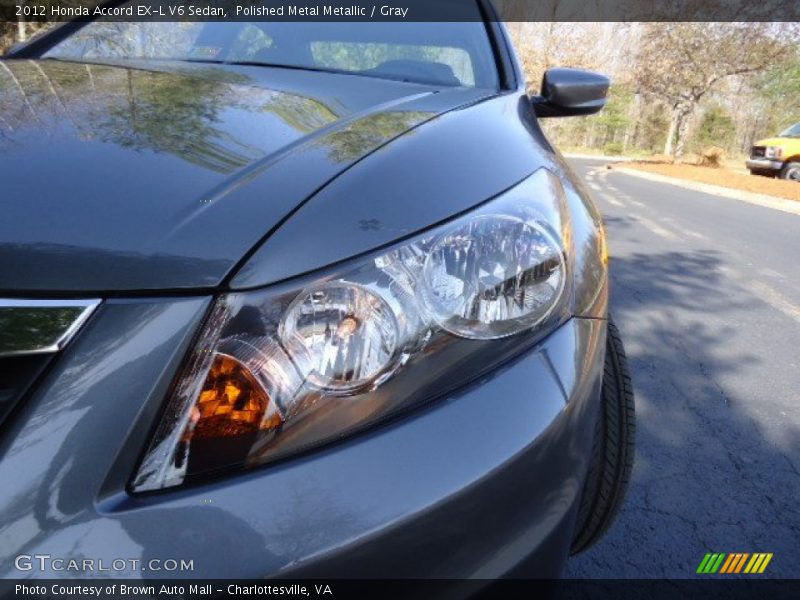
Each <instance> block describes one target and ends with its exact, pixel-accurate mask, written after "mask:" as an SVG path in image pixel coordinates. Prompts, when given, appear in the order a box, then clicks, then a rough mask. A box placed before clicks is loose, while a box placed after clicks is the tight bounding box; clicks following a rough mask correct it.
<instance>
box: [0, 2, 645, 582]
mask: <svg viewBox="0 0 800 600" xmlns="http://www.w3.org/2000/svg"><path fill="white" fill-rule="evenodd" d="M477 8H478V5H477V4H476V10H477ZM607 87H608V81H607V80H606V79H605V78H604V77H602V76H599V75H594V74H592V73H586V72H582V71H573V70H567V69H554V70H551V71H549V72H548V73H547V75H546V76H545V78H544V81H543V87H542V92H541V96H536V97H530V96H528V95H526V93H525V85H524V82H523V78H522V74H521V72H520V69H519V66H518V63H517V61H516V60H515V57H514V55H513V53H512V50H511V47H510V45H509V41H508V39H507V37H506V35H505V33H504V32H503V30H502V28H501V27H499V26H498V25H497V24H495V23H493V22H491V21H478V20H475V21H471V22H469V21H465V22H459V23H453V24H450V23H416V24H414V23H367V24H359V25H353V24H341V23H339V24H336V23H317V24H315V23H305V24H298V23H183V24H176V23H130V24H120V23H101V22H94V23H89V24H86V25H85V26H83V27H81V28H73V29H69V28H67V29H66V31H65V29H61V30H56V32H55V33H52V34H50V36H48V37H45V38H43V39H42V40H39V41H37V42H35V43H34V44H32V45H30V46H27V47H25V48H22V49H20V50H18V51H17V53H16V54H15V55H14V56H12V57H11V58H10V59H8V60H4V61H3V62H2V63H0V91H1V92H0V106H2V110H0V114H1V115H2V120H0V132H2V135H1V136H0V181H2V182H3V185H2V188H3V196H2V205H3V207H2V215H3V216H2V219H0V297H2V298H3V300H2V301H1V305H0V366H1V368H2V385H1V386H0V388H2V392H1V393H2V396H0V398H2V404H1V405H0V406H2V418H3V421H4V422H3V423H2V429H1V430H0V481H2V482H3V483H2V485H0V535H2V540H3V543H2V545H0V566H1V567H2V575H3V576H5V577H37V576H53V575H56V576H58V575H64V576H87V575H91V574H92V573H85V572H83V571H80V572H71V571H69V569H68V568H67V567H68V566H69V565H70V563H69V562H68V561H69V560H70V559H73V558H81V559H83V558H89V559H95V560H96V561H100V560H103V561H104V564H105V565H106V566H107V567H110V566H111V565H112V561H113V560H114V559H121V560H124V561H125V562H124V563H120V562H115V563H113V565H114V567H113V568H111V569H110V570H108V571H104V572H103V573H101V575H102V576H109V575H110V576H120V577H123V576H124V577H150V576H156V575H157V576H162V575H170V576H194V577H197V576H204V577H248V578H249V577H263V576H280V577H292V578H294V577H306V576H326V577H327V576H336V577H360V576H368V577H384V576H386V577H395V576H397V577H406V576H410V577H447V578H462V577H481V578H484V577H485V578H492V577H497V576H522V577H534V576H538V577H541V576H557V575H558V574H559V573H560V572H561V569H562V568H563V565H564V563H565V560H566V558H567V556H568V555H569V553H570V552H571V551H572V552H575V551H578V550H580V549H582V548H584V547H586V546H588V545H589V544H591V543H593V542H594V541H595V540H596V539H597V538H598V537H599V536H600V535H601V534H602V532H603V531H604V530H605V529H606V527H607V526H608V524H609V522H610V520H611V519H612V517H613V515H614V513H615V511H616V509H617V507H618V505H619V502H620V500H621V497H622V495H623V492H624V487H625V485H626V481H627V478H628V475H629V472H630V467H631V463H632V434H631V432H632V429H633V421H632V419H633V405H632V396H631V389H630V381H629V379H628V377H627V374H626V367H625V360H624V355H623V352H622V347H621V343H620V340H619V337H618V334H617V333H616V330H615V329H614V327H613V325H612V324H611V323H610V322H609V321H608V318H607V286H608V283H607V267H606V251H605V241H604V234H603V229H602V225H601V220H600V216H599V214H598V212H597V210H596V208H595V207H594V205H593V204H592V201H591V199H590V198H589V197H588V196H587V194H586V193H585V191H584V190H583V188H582V187H581V185H580V184H579V182H578V181H577V180H576V178H575V176H574V175H572V173H571V172H570V170H569V169H568V167H567V166H566V165H565V164H564V162H563V160H562V159H561V158H560V156H559V155H558V154H557V153H556V152H555V151H554V149H553V148H552V147H551V146H550V145H549V144H548V142H547V140H546V139H545V138H544V136H543V135H542V132H541V130H540V128H539V125H538V124H537V115H538V116H540V117H541V116H559V115H571V114H588V113H591V112H595V111H596V110H598V109H599V108H600V107H601V106H602V104H603V101H604V96H605V93H606V89H607ZM39 555H48V556H49V558H48V560H46V561H37V560H36V559H35V557H36V556H39ZM19 557H23V559H19ZM25 557H28V558H25ZM31 557H33V558H31ZM56 559H58V560H60V561H61V562H55V560H56ZM168 560H184V561H192V562H191V565H192V569H191V572H181V571H180V570H178V571H169V572H168V571H167V569H161V570H159V567H158V566H157V565H159V564H164V561H168ZM159 561H160V562H159ZM94 564H95V565H97V564H98V563H97V562H96V563H94ZM169 564H172V563H169ZM179 564H180V563H179ZM119 565H123V567H120V568H119V569H117V568H116V566H119Z"/></svg>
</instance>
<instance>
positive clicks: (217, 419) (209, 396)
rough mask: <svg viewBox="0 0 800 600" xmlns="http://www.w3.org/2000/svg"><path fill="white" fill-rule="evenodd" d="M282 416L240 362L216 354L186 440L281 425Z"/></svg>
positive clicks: (246, 432) (184, 439) (216, 436)
mask: <svg viewBox="0 0 800 600" xmlns="http://www.w3.org/2000/svg"><path fill="white" fill-rule="evenodd" d="M282 423H283V417H282V416H281V413H280V411H279V410H278V408H277V407H276V406H275V403H274V402H272V400H271V399H270V397H269V396H268V395H267V393H266V391H264V388H263V387H261V385H260V384H259V383H258V381H256V379H255V377H253V375H252V373H250V371H249V370H248V369H247V367H245V366H244V365H243V364H242V363H241V362H239V361H238V360H236V359H235V358H233V357H232V356H228V355H226V354H216V355H215V357H214V362H213V364H212V365H211V369H210V371H209V373H208V376H207V377H206V381H205V384H204V385H203V391H202V392H201V393H200V396H199V397H198V399H197V403H196V404H195V406H194V409H193V410H192V416H191V420H190V422H189V423H188V424H187V426H186V430H185V431H184V435H183V437H182V439H183V441H185V442H188V441H189V440H193V439H194V440H208V439H215V438H226V437H236V436H240V435H245V434H248V433H256V432H258V431H265V430H271V429H275V428H277V427H280V425H281V424H282Z"/></svg>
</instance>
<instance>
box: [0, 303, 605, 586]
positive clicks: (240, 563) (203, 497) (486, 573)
mask: <svg viewBox="0 0 800 600" xmlns="http://www.w3.org/2000/svg"><path fill="white" fill-rule="evenodd" d="M208 302H209V301H208V299H172V300H169V301H161V300H159V301H109V302H107V303H105V304H104V305H103V306H102V307H101V308H100V309H99V310H98V313H97V314H96V315H95V316H94V318H93V319H92V321H91V322H90V323H89V324H88V326H87V327H86V329H85V330H84V331H83V332H82V333H81V335H80V336H79V337H78V339H77V340H76V341H75V343H74V344H73V345H72V346H71V347H70V348H69V350H68V351H67V353H66V354H65V355H64V356H63V357H61V359H60V360H59V361H58V362H57V364H56V365H54V368H53V369H52V370H51V372H50V373H49V374H48V376H47V378H46V380H45V381H44V382H43V383H42V385H40V386H39V389H38V391H37V393H36V394H35V395H34V397H32V398H30V399H28V401H27V402H26V403H25V404H24V405H23V406H22V407H21V409H20V410H18V411H17V413H16V414H15V415H14V418H13V419H12V420H11V421H10V422H7V423H6V424H5V426H4V431H2V432H0V433H2V435H0V481H2V482H3V485H2V486H0V540H1V541H2V543H0V577H4V578H20V577H24V578H28V577H97V576H100V577H125V578H155V577H159V578H161V577H181V578H187V577H202V578H212V577H224V578H258V577H264V576H275V577H287V578H305V577H441V578H465V577H480V578H494V577H500V576H524V577H554V576H558V575H559V574H560V572H561V569H562V567H563V565H564V562H565V560H566V557H567V555H568V551H569V546H570V542H571V539H572V534H573V529H574V521H575V516H576V510H577V506H578V504H579V499H580V494H581V489H582V485H583V480H584V476H585V474H586V472H587V469H588V461H589V456H590V450H591V444H592V432H593V430H594V423H595V419H596V417H597V414H598V410H597V409H598V402H599V393H600V392H599V391H600V379H601V375H602V366H603V359H604V348H605V332H606V327H605V321H603V320H599V319H578V318H575V319H572V320H570V321H568V322H567V323H566V324H565V325H563V326H562V327H561V328H560V329H559V330H558V331H556V332H554V333H553V334H552V335H550V336H549V337H548V338H547V339H545V340H544V341H543V342H542V343H540V344H539V345H538V346H537V347H535V348H534V349H532V350H531V351H530V352H528V353H527V354H525V355H523V356H521V357H519V358H517V359H516V360H514V361H513V362H512V363H510V364H507V365H505V366H504V367H502V368H500V369H498V370H497V371H495V372H493V373H492V374H491V375H490V376H487V377H485V378H483V379H482V380H480V381H477V382H474V383H472V384H470V385H468V386H466V387H464V388H463V389H461V390H459V391H458V392H455V393H453V394H452V395H451V396H450V397H447V398H443V399H441V400H439V401H436V402H433V403H431V404H430V405H429V406H427V407H425V408H423V409H420V410H418V411H416V412H413V413H411V414H409V415H407V416H405V417H403V418H401V419H397V420H395V421H393V422H391V423H388V424H386V425H384V426H382V427H380V428H376V429H374V430H372V431H371V432H368V433H365V434H363V435H360V436H356V437H353V438H350V439H348V440H345V441H343V442H341V443H339V444H336V445H332V446H329V447H327V448H324V449H321V450H320V451H318V452H315V453H312V454H309V455H307V456H303V457H299V458H296V459H293V460H288V461H286V462H283V463H280V464H277V465H273V466H269V467H265V468H263V469H260V470H254V471H252V472H249V473H247V474H243V475H238V476H233V477H230V478H227V479H221V480H218V481H215V482H212V483H208V484H204V485H202V486H196V487H191V488H186V489H179V490H177V491H168V492H163V493H156V494H148V495H142V496H130V495H129V494H128V493H127V492H126V490H125V486H126V483H127V481H128V480H129V478H130V476H131V473H132V472H133V469H134V467H135V465H136V461H137V458H138V457H139V454H140V452H141V450H142V448H143V447H144V444H145V443H146V440H147V437H148V434H149V426H150V424H151V423H152V422H153V419H154V416H155V415H156V414H157V413H158V410H159V408H160V406H161V404H162V402H163V399H164V397H165V395H166V393H167V391H168V388H169V385H170V382H171V381H172V378H173V377H174V374H175V372H176V370H177V369H178V367H179V365H180V362H181V360H182V358H183V355H184V353H185V351H186V350H187V348H188V346H189V344H190V342H191V337H192V333H193V332H194V330H195V329H196V327H197V326H198V324H199V323H200V321H201V319H202V316H203V314H204V312H205V310H206V309H207V307H208ZM37 555H49V557H50V560H49V561H48V563H47V564H48V565H49V566H47V567H45V568H40V565H39V563H37V561H36V559H32V560H25V559H23V560H22V561H20V560H19V559H18V557H19V556H28V557H35V556H37ZM78 557H80V558H81V559H87V558H88V559H94V560H95V561H96V562H95V563H94V566H93V567H92V569H94V570H92V569H90V570H89V572H87V571H86V569H85V568H83V567H81V568H79V569H78V570H72V569H69V564H70V563H68V562H67V561H68V560H69V559H70V558H78ZM53 558H60V559H65V561H64V562H61V563H56V564H57V565H58V566H60V567H61V568H60V569H59V568H55V567H54V566H53V564H54V561H53V560H52V559H53ZM115 559H116V560H124V561H126V562H125V568H123V569H119V570H117V569H115V568H111V569H107V570H105V571H103V572H96V569H97V564H98V563H97V561H100V560H102V563H103V564H104V565H105V566H106V567H108V566H109V565H113V564H114V563H113V561H114V560H115ZM131 559H133V560H134V561H135V562H131ZM153 560H156V561H160V564H166V563H165V561H169V560H177V561H180V560H183V561H192V569H191V570H183V571H182V570H172V571H164V570H161V571H158V572H154V571H153V570H152V569H151V570H147V566H148V565H152V564H153V562H152V561H153ZM31 563H32V564H31ZM117 564H121V563H117ZM20 565H22V567H23V570H21V569H20V568H19V567H20ZM28 565H30V567H29V568H27V569H25V567H26V566H28ZM65 565H66V567H65ZM83 565H85V563H83Z"/></svg>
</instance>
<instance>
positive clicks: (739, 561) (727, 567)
mask: <svg viewBox="0 0 800 600" xmlns="http://www.w3.org/2000/svg"><path fill="white" fill-rule="evenodd" d="M748 556H750V555H749V554H747V553H744V554H741V553H738V554H728V560H726V561H725V564H723V565H722V569H721V570H720V573H738V572H739V571H741V570H742V567H743V566H744V561H746V560H747V557H748Z"/></svg>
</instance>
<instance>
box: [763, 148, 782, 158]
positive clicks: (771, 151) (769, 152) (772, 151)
mask: <svg viewBox="0 0 800 600" xmlns="http://www.w3.org/2000/svg"><path fill="white" fill-rule="evenodd" d="M764 156H766V157H767V158H781V157H783V148H781V147H780V146H767V148H766V150H765V152H764Z"/></svg>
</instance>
